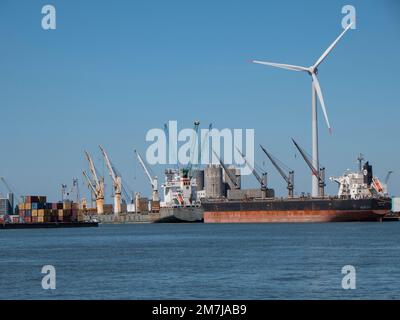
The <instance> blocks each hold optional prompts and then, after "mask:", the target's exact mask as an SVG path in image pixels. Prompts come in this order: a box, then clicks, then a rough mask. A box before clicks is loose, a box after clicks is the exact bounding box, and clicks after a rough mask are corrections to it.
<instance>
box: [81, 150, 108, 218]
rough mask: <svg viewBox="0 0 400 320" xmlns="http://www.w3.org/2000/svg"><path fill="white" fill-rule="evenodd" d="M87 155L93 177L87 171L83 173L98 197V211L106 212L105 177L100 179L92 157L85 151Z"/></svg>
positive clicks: (99, 212) (100, 212)
mask: <svg viewBox="0 0 400 320" xmlns="http://www.w3.org/2000/svg"><path fill="white" fill-rule="evenodd" d="M85 155H86V159H87V160H88V162H89V169H90V173H91V176H92V178H89V176H88V175H87V174H86V172H85V171H84V172H83V175H84V176H85V177H86V179H87V182H88V185H89V187H90V189H91V190H92V192H94V195H95V198H96V208H97V213H98V214H104V178H103V177H101V178H100V179H99V177H98V175H97V170H96V167H95V166H94V162H93V159H92V157H91V156H90V154H89V153H88V152H87V151H85Z"/></svg>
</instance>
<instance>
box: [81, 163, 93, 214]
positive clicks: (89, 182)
mask: <svg viewBox="0 0 400 320" xmlns="http://www.w3.org/2000/svg"><path fill="white" fill-rule="evenodd" d="M82 174H83V177H84V178H85V180H86V185H87V187H88V188H89V191H90V199H91V203H92V207H93V206H94V205H95V203H96V202H95V201H96V188H95V187H94V184H93V182H92V181H91V180H90V178H89V176H88V174H87V173H86V171H85V170H83V171H82Z"/></svg>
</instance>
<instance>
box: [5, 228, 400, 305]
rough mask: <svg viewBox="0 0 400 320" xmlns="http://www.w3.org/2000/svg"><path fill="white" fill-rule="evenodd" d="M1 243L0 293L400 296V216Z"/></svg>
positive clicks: (32, 234) (72, 232)
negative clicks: (348, 273)
mask: <svg viewBox="0 0 400 320" xmlns="http://www.w3.org/2000/svg"><path fill="white" fill-rule="evenodd" d="M0 243H1V246H0V273H1V277H0V299H399V298H400V224H399V223H397V222H385V223H315V224H126V225H101V226H99V228H73V229H30V230H0ZM44 265H52V266H54V268H55V270H56V278H55V279H56V289H55V290H44V289H43V288H42V285H41V283H42V278H43V277H44V276H45V275H44V274H41V270H42V267H43V266H44ZM345 265H351V266H353V267H354V268H355V278H353V279H354V280H355V285H356V289H354V290H351V289H350V290H344V289H343V288H342V278H343V277H344V275H343V274H342V273H341V271H342V268H343V266H345Z"/></svg>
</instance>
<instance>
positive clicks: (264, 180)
mask: <svg viewBox="0 0 400 320" xmlns="http://www.w3.org/2000/svg"><path fill="white" fill-rule="evenodd" d="M236 150H237V152H239V154H240V155H241V156H242V158H243V160H244V162H245V163H246V165H247V166H248V167H249V169H250V170H251V172H252V174H253V175H254V177H255V178H256V179H257V181H258V182H259V183H260V185H261V196H262V197H263V198H266V197H267V173H266V172H263V173H262V177H261V176H260V175H259V174H258V172H257V171H256V169H255V168H254V167H253V166H252V165H251V164H250V163H249V161H247V159H246V157H245V156H244V154H243V153H242V152H241V151H240V150H239V148H236Z"/></svg>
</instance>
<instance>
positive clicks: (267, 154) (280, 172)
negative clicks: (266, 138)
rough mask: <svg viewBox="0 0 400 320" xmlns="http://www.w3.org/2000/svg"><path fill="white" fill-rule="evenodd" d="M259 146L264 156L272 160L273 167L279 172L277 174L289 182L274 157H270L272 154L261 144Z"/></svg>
mask: <svg viewBox="0 0 400 320" xmlns="http://www.w3.org/2000/svg"><path fill="white" fill-rule="evenodd" d="M260 147H261V149H262V151H264V153H265V154H266V156H267V157H268V159H269V160H270V161H271V162H272V164H273V165H274V167H275V169H276V170H277V171H278V172H279V174H280V175H281V176H282V178H283V179H284V180H285V181H286V182H289V177H288V176H287V175H286V173H285V172H284V171H283V170H282V168H281V167H280V166H279V165H278V163H277V162H276V161H275V159H274V158H273V157H272V155H271V154H270V153H269V152H268V151H267V149H265V148H264V147H263V146H262V145H261V144H260Z"/></svg>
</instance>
